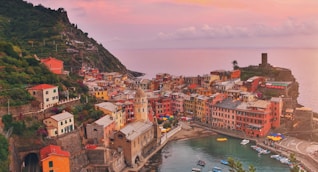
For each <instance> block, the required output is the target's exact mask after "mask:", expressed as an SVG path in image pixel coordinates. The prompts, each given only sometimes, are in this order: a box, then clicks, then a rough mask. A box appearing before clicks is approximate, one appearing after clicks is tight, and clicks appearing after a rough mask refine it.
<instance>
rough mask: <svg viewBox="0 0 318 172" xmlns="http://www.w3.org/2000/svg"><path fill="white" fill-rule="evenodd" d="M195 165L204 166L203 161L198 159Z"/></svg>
mask: <svg viewBox="0 0 318 172" xmlns="http://www.w3.org/2000/svg"><path fill="white" fill-rule="evenodd" d="M197 165H199V166H202V167H204V166H205V161H203V160H199V161H198V162H197Z"/></svg>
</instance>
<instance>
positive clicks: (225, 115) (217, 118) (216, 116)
mask: <svg viewBox="0 0 318 172" xmlns="http://www.w3.org/2000/svg"><path fill="white" fill-rule="evenodd" d="M240 104H241V101H239V100H233V99H232V98H226V99H224V100H222V101H219V102H217V103H216V104H215V105H212V126H213V127H217V128H224V129H230V130H234V129H235V128H236V127H235V126H236V107H237V106H238V105H240Z"/></svg>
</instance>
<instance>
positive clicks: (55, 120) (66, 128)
mask: <svg viewBox="0 0 318 172" xmlns="http://www.w3.org/2000/svg"><path fill="white" fill-rule="evenodd" d="M43 123H44V125H45V126H46V129H47V131H48V136H51V137H54V136H58V135H62V134H66V133H69V132H71V131H73V130H74V116H73V115H72V114H71V113H69V112H66V111H64V112H62V113H60V114H57V115H53V116H51V117H49V118H47V119H44V120H43Z"/></svg>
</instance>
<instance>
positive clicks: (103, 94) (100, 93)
mask: <svg viewBox="0 0 318 172" xmlns="http://www.w3.org/2000/svg"><path fill="white" fill-rule="evenodd" d="M94 96H95V97H96V98H97V99H102V100H106V101H107V100H109V96H108V91H107V90H106V89H99V90H95V91H94Z"/></svg>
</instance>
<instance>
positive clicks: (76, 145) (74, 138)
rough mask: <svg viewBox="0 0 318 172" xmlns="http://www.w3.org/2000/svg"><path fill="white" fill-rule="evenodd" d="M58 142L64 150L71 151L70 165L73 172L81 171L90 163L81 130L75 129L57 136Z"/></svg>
mask: <svg viewBox="0 0 318 172" xmlns="http://www.w3.org/2000/svg"><path fill="white" fill-rule="evenodd" d="M57 144H58V145H59V146H61V147H62V149H63V150H65V151H68V152H70V154H71V157H70V167H71V171H72V172H80V171H81V170H82V169H83V168H84V167H86V166H87V165H88V164H89V161H88V158H87V155H86V152H85V150H84V149H83V145H82V140H81V137H80V134H79V131H77V130H75V131H73V132H71V133H68V134H66V135H63V136H59V137H58V138H57Z"/></svg>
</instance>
